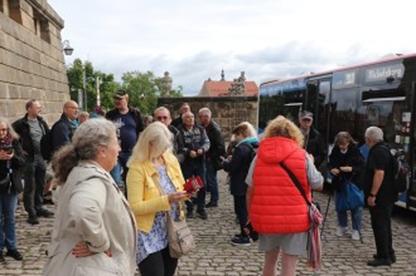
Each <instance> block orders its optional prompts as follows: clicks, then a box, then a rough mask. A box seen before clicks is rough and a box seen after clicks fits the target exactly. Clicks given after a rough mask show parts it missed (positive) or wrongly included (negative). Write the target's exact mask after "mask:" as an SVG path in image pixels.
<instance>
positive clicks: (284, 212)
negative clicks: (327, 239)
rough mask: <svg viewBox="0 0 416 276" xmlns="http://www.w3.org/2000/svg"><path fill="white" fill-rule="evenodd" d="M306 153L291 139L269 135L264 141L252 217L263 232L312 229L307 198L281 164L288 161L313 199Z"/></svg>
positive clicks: (257, 174) (259, 154)
mask: <svg viewBox="0 0 416 276" xmlns="http://www.w3.org/2000/svg"><path fill="white" fill-rule="evenodd" d="M305 155H306V153H305V150H303V149H302V148H301V147H299V145H298V144H297V143H296V142H295V141H293V140H291V139H288V138H284V137H272V138H266V139H264V140H263V141H262V142H261V143H260V147H259V149H258V151H257V161H256V166H255V169H254V176H253V185H252V187H253V190H252V191H253V193H252V198H251V205H250V219H251V223H252V225H253V227H254V229H255V230H257V231H258V232H259V233H276V234H277V233H282V234H285V233H299V232H305V231H307V230H308V229H309V217H308V212H307V210H308V208H307V204H306V202H305V200H304V199H303V197H302V195H301V194H300V192H299V190H298V189H297V188H296V186H295V184H294V183H293V182H292V180H291V179H290V177H289V176H288V175H287V173H286V171H285V170H283V169H282V168H281V167H280V165H279V163H280V162H281V161H284V162H285V164H286V165H287V167H289V169H290V170H291V171H292V172H293V173H294V174H295V175H296V177H297V178H298V180H299V181H300V182H301V184H302V186H303V188H304V189H305V191H306V194H307V196H308V198H309V199H310V198H311V193H310V187H309V184H308V180H307V173H306V156H305Z"/></svg>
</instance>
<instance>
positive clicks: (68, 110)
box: [64, 102, 78, 120]
mask: <svg viewBox="0 0 416 276" xmlns="http://www.w3.org/2000/svg"><path fill="white" fill-rule="evenodd" d="M64 113H65V115H66V117H68V119H70V120H75V119H77V118H78V104H77V103H76V102H70V103H68V104H67V105H66V106H65V108H64Z"/></svg>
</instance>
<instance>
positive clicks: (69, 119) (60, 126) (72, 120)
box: [51, 100, 79, 152]
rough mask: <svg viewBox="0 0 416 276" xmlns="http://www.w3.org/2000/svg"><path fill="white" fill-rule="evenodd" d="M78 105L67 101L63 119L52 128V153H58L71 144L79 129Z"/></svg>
mask: <svg viewBox="0 0 416 276" xmlns="http://www.w3.org/2000/svg"><path fill="white" fill-rule="evenodd" d="M77 118H78V104H77V103H76V102H75V101H72V100H71V101H67V102H66V103H65V104H64V110H63V113H62V115H61V118H60V119H59V120H58V121H57V122H56V123H55V124H54V125H53V127H52V130H51V132H52V149H53V150H52V151H53V152H56V151H57V150H58V149H59V148H60V147H62V146H64V145H66V144H68V143H69V142H71V139H72V135H74V132H75V130H76V128H77V127H78V124H79V123H78V120H77Z"/></svg>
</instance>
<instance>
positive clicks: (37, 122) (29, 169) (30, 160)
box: [13, 99, 53, 224]
mask: <svg viewBox="0 0 416 276" xmlns="http://www.w3.org/2000/svg"><path fill="white" fill-rule="evenodd" d="M41 110H42V106H41V104H40V102H39V101H37V100H34V99H32V100H29V101H28V102H27V103H26V111H27V113H26V114H25V116H24V117H23V118H21V119H19V120H17V121H15V122H14V123H13V128H14V129H15V131H16V132H17V133H18V134H19V136H20V141H21V144H22V148H23V151H24V154H25V158H26V165H25V173H24V180H25V186H24V191H23V204H24V207H25V210H26V212H27V213H28V215H29V217H28V219H27V222H28V223H30V224H38V223H39V220H38V216H43V217H50V216H52V215H53V213H52V212H50V211H48V210H47V209H46V208H44V207H43V187H44V185H45V173H46V162H45V160H43V158H42V155H41V152H40V140H41V139H42V137H43V136H44V135H45V134H46V133H48V132H49V127H48V125H47V123H46V122H45V121H44V120H43V119H42V117H40V116H39V114H40V112H41Z"/></svg>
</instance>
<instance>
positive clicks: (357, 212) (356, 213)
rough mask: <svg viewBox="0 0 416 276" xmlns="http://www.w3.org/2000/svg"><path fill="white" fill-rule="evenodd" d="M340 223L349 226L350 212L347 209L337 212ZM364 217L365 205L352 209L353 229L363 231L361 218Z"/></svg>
mask: <svg viewBox="0 0 416 276" xmlns="http://www.w3.org/2000/svg"><path fill="white" fill-rule="evenodd" d="M337 217H338V225H339V226H341V227H347V226H348V214H347V211H343V212H337ZM362 217H363V207H357V208H355V209H353V210H351V221H352V229H353V230H357V231H361V219H362Z"/></svg>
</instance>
